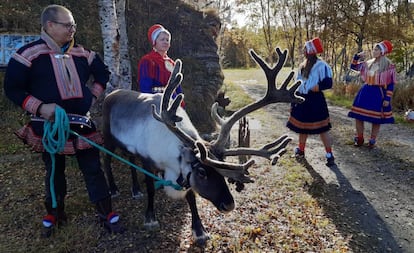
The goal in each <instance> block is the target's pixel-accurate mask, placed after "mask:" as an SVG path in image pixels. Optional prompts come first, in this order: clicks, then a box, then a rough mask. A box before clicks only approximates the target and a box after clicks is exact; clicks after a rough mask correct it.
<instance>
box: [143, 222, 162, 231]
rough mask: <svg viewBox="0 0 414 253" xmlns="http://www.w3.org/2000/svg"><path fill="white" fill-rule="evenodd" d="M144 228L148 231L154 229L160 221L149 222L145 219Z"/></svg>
mask: <svg viewBox="0 0 414 253" xmlns="http://www.w3.org/2000/svg"><path fill="white" fill-rule="evenodd" d="M144 228H145V230H148V231H155V230H158V229H159V228H160V223H159V222H158V221H150V222H147V221H146V222H145V223H144Z"/></svg>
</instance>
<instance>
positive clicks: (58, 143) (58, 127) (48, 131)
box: [42, 106, 70, 208]
mask: <svg viewBox="0 0 414 253" xmlns="http://www.w3.org/2000/svg"><path fill="white" fill-rule="evenodd" d="M69 130H70V126H69V118H68V116H67V115H66V112H65V110H63V109H62V108H61V107H59V106H56V109H55V121H54V122H50V121H48V120H47V121H45V123H44V125H43V138H42V143H43V147H44V148H45V150H46V151H47V152H48V153H49V154H50V159H51V160H52V170H51V174H50V178H49V182H50V195H51V197H52V207H53V208H56V207H57V203H56V194H55V183H54V178H55V164H56V159H55V155H56V154H57V153H59V152H62V151H63V149H64V148H65V144H66V142H67V140H68V138H69Z"/></svg>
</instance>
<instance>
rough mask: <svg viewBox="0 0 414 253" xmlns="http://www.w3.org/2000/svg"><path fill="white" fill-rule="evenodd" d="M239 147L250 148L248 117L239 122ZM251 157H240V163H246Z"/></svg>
mask: <svg viewBox="0 0 414 253" xmlns="http://www.w3.org/2000/svg"><path fill="white" fill-rule="evenodd" d="M239 147H250V129H249V121H248V120H247V118H246V116H245V117H243V118H241V119H240V120H239ZM249 158H250V156H245V155H240V156H239V162H240V163H245V162H247V160H248V159H249Z"/></svg>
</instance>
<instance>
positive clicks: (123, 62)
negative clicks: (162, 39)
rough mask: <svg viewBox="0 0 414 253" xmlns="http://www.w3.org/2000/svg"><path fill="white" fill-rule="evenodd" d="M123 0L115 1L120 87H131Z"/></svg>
mask: <svg viewBox="0 0 414 253" xmlns="http://www.w3.org/2000/svg"><path fill="white" fill-rule="evenodd" d="M125 2H126V1H125V0H117V1H116V10H117V15H118V25H119V33H120V41H119V57H120V62H119V72H118V73H119V75H120V87H119V88H122V89H131V85H132V73H131V61H130V58H129V51H128V33H127V23H126V18H125Z"/></svg>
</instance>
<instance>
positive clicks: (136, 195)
mask: <svg viewBox="0 0 414 253" xmlns="http://www.w3.org/2000/svg"><path fill="white" fill-rule="evenodd" d="M129 161H130V162H131V163H132V164H135V157H134V156H132V155H131V156H130V157H129ZM130 169H131V179H132V188H131V193H132V198H133V199H142V197H144V194H143V193H142V191H141V187H140V186H139V183H138V175H137V171H136V169H135V168H134V167H132V166H131V167H130Z"/></svg>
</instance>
